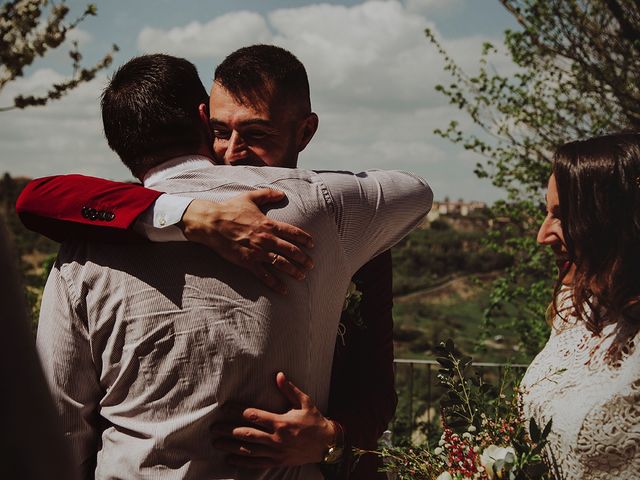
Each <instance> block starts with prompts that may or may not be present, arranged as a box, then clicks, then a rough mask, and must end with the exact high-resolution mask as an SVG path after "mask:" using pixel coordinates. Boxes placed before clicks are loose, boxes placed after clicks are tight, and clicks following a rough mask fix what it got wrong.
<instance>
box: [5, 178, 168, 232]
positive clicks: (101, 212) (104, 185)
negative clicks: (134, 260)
mask: <svg viewBox="0 0 640 480" xmlns="http://www.w3.org/2000/svg"><path fill="white" fill-rule="evenodd" d="M160 195H162V192H157V191H155V190H149V189H147V188H144V187H143V186H142V185H137V184H133V183H120V182H113V181H110V180H104V179H101V178H94V177H87V176H84V175H59V176H53V177H44V178H38V179H35V180H32V181H31V182H29V183H28V184H27V186H26V187H25V188H24V190H23V191H22V192H21V193H20V196H19V197H18V200H17V202H16V211H17V213H18V215H19V216H20V219H21V220H22V223H23V224H24V225H25V227H27V228H28V229H30V230H33V231H35V232H38V233H40V234H42V235H44V236H46V237H49V238H51V239H52V240H56V241H59V242H61V241H64V240H70V239H84V240H99V241H143V240H144V238H142V237H141V236H139V235H137V234H136V233H135V232H134V231H133V229H132V228H131V227H132V225H133V223H134V221H135V219H136V218H137V217H138V216H139V215H140V214H141V213H142V212H144V211H145V210H146V209H147V208H149V206H151V204H153V202H154V201H155V200H156V199H157V198H158V197H159V196H160Z"/></svg>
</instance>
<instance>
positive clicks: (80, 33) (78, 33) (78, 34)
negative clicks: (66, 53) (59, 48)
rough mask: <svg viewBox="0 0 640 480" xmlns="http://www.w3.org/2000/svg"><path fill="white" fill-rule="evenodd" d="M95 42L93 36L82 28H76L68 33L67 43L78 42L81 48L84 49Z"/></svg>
mask: <svg viewBox="0 0 640 480" xmlns="http://www.w3.org/2000/svg"><path fill="white" fill-rule="evenodd" d="M92 40H93V35H91V34H90V33H89V32H87V31H86V30H83V29H81V28H78V27H76V28H74V29H73V30H70V31H69V32H68V33H67V39H66V41H67V42H69V41H76V42H78V45H79V46H80V47H83V46H85V45H87V44H89V43H90V42H91V41H92Z"/></svg>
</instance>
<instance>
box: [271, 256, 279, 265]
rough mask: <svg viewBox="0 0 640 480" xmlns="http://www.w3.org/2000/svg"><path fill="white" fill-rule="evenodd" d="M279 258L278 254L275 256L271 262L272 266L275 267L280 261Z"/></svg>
mask: <svg viewBox="0 0 640 480" xmlns="http://www.w3.org/2000/svg"><path fill="white" fill-rule="evenodd" d="M279 256H280V255H278V254H277V253H274V254H273V260H271V265H275V264H276V262H277V261H278V257H279Z"/></svg>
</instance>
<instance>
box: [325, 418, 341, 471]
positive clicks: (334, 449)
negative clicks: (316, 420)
mask: <svg viewBox="0 0 640 480" xmlns="http://www.w3.org/2000/svg"><path fill="white" fill-rule="evenodd" d="M328 420H329V421H330V422H331V423H332V424H333V428H334V430H335V431H336V436H335V438H334V440H333V443H332V444H331V445H329V446H328V447H327V451H326V452H325V454H324V458H323V459H322V463H326V464H329V465H333V464H335V463H339V462H340V461H341V460H342V456H343V455H344V430H343V429H342V425H340V423H338V422H336V421H335V420H331V419H328Z"/></svg>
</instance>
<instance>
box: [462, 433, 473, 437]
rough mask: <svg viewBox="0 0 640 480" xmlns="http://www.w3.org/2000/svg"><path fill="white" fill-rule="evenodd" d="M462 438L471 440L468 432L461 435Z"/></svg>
mask: <svg viewBox="0 0 640 480" xmlns="http://www.w3.org/2000/svg"><path fill="white" fill-rule="evenodd" d="M462 438H471V434H470V433H469V432H464V433H463V434H462Z"/></svg>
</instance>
